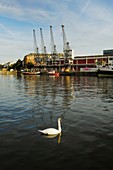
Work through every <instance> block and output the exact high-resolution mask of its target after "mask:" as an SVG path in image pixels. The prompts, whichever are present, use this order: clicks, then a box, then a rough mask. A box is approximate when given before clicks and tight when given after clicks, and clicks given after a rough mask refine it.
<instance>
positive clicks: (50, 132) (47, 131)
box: [38, 118, 62, 135]
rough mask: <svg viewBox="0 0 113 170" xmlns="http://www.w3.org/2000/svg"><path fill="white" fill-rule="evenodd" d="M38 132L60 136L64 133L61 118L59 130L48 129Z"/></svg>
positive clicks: (59, 119)
mask: <svg viewBox="0 0 113 170" xmlns="http://www.w3.org/2000/svg"><path fill="white" fill-rule="evenodd" d="M38 131H39V132H41V133H42V134H44V135H58V134H59V133H61V131H62V129H61V118H58V129H55V128H47V129H44V130H38Z"/></svg>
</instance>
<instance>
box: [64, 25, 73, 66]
mask: <svg viewBox="0 0 113 170" xmlns="http://www.w3.org/2000/svg"><path fill="white" fill-rule="evenodd" d="M62 34H63V52H64V57H65V63H68V62H69V59H72V49H71V47H70V45H69V42H67V40H66V34H65V30H64V25H62Z"/></svg>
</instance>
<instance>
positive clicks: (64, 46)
mask: <svg viewBox="0 0 113 170" xmlns="http://www.w3.org/2000/svg"><path fill="white" fill-rule="evenodd" d="M61 26H62V35H63V51H65V50H66V43H67V40H66V34H65V30H64V25H61Z"/></svg>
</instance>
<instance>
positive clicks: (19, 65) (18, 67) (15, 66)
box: [12, 59, 22, 71]
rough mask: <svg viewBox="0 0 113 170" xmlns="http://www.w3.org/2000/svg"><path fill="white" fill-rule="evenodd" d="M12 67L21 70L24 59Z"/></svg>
mask: <svg viewBox="0 0 113 170" xmlns="http://www.w3.org/2000/svg"><path fill="white" fill-rule="evenodd" d="M12 68H13V69H16V70H17V71H20V70H21V68H22V61H21V60H20V59H19V60H18V61H17V62H16V63H15V64H13V66H12Z"/></svg>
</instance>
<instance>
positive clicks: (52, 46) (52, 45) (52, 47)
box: [50, 25, 54, 54]
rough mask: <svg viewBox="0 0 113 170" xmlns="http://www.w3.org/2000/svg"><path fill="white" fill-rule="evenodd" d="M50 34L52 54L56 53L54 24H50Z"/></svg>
mask: <svg viewBox="0 0 113 170" xmlns="http://www.w3.org/2000/svg"><path fill="white" fill-rule="evenodd" d="M50 36H51V54H53V53H54V37H53V31H52V26H51V25H50Z"/></svg>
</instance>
